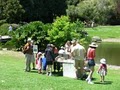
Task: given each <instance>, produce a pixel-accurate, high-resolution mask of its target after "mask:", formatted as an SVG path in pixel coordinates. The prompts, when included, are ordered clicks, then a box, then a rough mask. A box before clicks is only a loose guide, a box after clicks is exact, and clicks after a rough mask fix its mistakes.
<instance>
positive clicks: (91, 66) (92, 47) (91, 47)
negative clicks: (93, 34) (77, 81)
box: [86, 42, 98, 84]
mask: <svg viewBox="0 0 120 90" xmlns="http://www.w3.org/2000/svg"><path fill="white" fill-rule="evenodd" d="M97 47H98V45H97V44H96V43H95V42H92V43H91V44H90V45H89V48H88V50H87V60H88V67H89V69H90V73H89V75H88V77H87V79H86V81H87V82H88V84H94V83H93V82H92V81H91V79H92V75H93V72H94V66H95V61H94V58H95V50H96V48H97Z"/></svg>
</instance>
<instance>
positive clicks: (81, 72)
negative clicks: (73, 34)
mask: <svg viewBox="0 0 120 90" xmlns="http://www.w3.org/2000/svg"><path fill="white" fill-rule="evenodd" d="M83 66H84V61H83V60H80V78H81V79H82V77H83Z"/></svg>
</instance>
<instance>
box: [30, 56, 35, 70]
mask: <svg viewBox="0 0 120 90" xmlns="http://www.w3.org/2000/svg"><path fill="white" fill-rule="evenodd" d="M31 62H32V66H33V68H32V69H33V70H35V57H34V54H33V55H31Z"/></svg>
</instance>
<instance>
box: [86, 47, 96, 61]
mask: <svg viewBox="0 0 120 90" xmlns="http://www.w3.org/2000/svg"><path fill="white" fill-rule="evenodd" d="M94 58H95V49H94V48H88V51H87V59H94Z"/></svg>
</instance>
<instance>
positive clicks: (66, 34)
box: [47, 16, 83, 47]
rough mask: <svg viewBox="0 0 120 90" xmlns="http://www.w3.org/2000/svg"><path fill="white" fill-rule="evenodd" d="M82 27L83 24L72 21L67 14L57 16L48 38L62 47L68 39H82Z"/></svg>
mask: <svg viewBox="0 0 120 90" xmlns="http://www.w3.org/2000/svg"><path fill="white" fill-rule="evenodd" d="M82 28H83V26H82V24H76V23H75V22H70V19H69V18H68V17H67V16H61V17H57V18H56V20H55V21H54V22H53V24H52V29H51V30H49V31H48V35H49V37H48V38H47V39H48V40H49V41H50V42H51V43H53V44H55V45H56V46H57V47H60V46H62V45H64V44H65V42H66V41H67V40H72V39H73V38H77V39H80V36H81V34H80V33H79V32H80V31H81V30H82Z"/></svg>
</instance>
